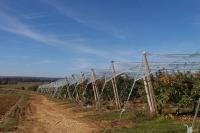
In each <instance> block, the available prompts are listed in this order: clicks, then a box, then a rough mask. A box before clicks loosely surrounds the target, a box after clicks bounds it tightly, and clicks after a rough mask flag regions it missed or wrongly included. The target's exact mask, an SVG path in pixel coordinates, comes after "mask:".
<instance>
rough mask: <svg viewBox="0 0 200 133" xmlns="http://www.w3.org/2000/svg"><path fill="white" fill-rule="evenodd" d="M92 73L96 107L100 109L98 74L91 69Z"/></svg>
mask: <svg viewBox="0 0 200 133" xmlns="http://www.w3.org/2000/svg"><path fill="white" fill-rule="evenodd" d="M91 71H92V87H93V92H94V97H95V102H96V107H97V108H98V107H99V102H100V101H99V100H100V98H99V90H98V88H97V85H96V73H95V70H94V69H91Z"/></svg>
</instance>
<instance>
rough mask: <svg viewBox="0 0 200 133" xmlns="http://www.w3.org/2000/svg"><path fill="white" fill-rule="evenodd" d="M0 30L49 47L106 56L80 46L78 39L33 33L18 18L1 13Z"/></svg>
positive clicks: (95, 50) (100, 52) (98, 51)
mask: <svg viewBox="0 0 200 133" xmlns="http://www.w3.org/2000/svg"><path fill="white" fill-rule="evenodd" d="M0 30H3V31H6V32H9V33H13V34H16V35H21V36H24V37H27V38H29V39H32V40H35V41H38V42H41V43H43V44H46V45H51V46H56V47H67V48H71V49H73V50H76V51H79V52H83V53H86V54H92V55H96V56H104V55H105V54H106V53H104V52H102V51H100V50H97V49H94V48H91V47H87V46H85V45H83V44H81V43H80V42H81V41H82V40H80V39H78V40H77V39H75V40H68V41H66V40H62V39H60V38H58V37H56V36H55V35H49V34H45V33H39V32H35V31H34V30H33V29H32V28H30V26H28V25H27V24H25V23H23V22H22V21H20V20H19V19H18V18H16V17H13V16H10V15H8V14H6V13H3V12H0Z"/></svg>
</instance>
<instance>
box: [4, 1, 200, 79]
mask: <svg viewBox="0 0 200 133" xmlns="http://www.w3.org/2000/svg"><path fill="white" fill-rule="evenodd" d="M144 50H146V51H148V52H158V53H163V52H165V53H167V52H178V53H182V52H197V51H200V1H198V0H151V1H150V0H15V1H14V0H0V75H15V76H16V75H20V76H53V77H60V76H61V77H63V76H65V75H67V74H71V73H78V72H80V71H86V70H89V69H90V68H107V67H109V65H110V61H111V60H130V61H136V60H137V59H138V58H139V57H140V56H141V53H142V51H144Z"/></svg>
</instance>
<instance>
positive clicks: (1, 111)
mask: <svg viewBox="0 0 200 133" xmlns="http://www.w3.org/2000/svg"><path fill="white" fill-rule="evenodd" d="M19 98H20V96H16V95H6V94H0V119H1V118H2V116H4V115H5V114H6V112H8V111H9V110H10V109H11V107H13V106H14V105H15V104H16V102H17V101H18V100H19Z"/></svg>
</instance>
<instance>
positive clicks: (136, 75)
mask: <svg viewBox="0 0 200 133" xmlns="http://www.w3.org/2000/svg"><path fill="white" fill-rule="evenodd" d="M145 57H146V59H147V60H148V62H146V63H147V64H145ZM147 67H149V68H150V72H147ZM199 68H200V54H199V53H194V54H158V53H144V54H143V56H141V58H140V60H139V62H129V61H112V62H111V66H110V68H108V69H94V70H93V71H87V72H82V73H80V74H73V75H71V76H67V77H66V78H64V79H60V80H58V81H55V82H52V83H49V84H46V85H41V86H39V88H38V89H39V90H43V91H44V92H48V91H49V90H50V91H54V90H55V91H58V89H56V88H62V87H63V86H72V85H75V86H78V85H80V84H82V83H84V84H86V85H85V86H84V91H83V93H85V92H86V89H87V87H88V85H90V84H92V83H93V82H95V81H97V80H101V81H103V82H104V83H103V85H102V87H101V88H98V89H99V90H100V97H101V96H102V94H103V92H104V89H105V86H106V84H107V83H108V82H109V81H112V80H113V79H114V78H115V77H119V76H121V77H123V76H124V75H126V76H128V77H129V78H131V79H132V80H133V84H132V86H131V88H129V90H130V92H129V94H128V95H127V100H126V103H127V102H128V101H129V99H130V96H131V94H132V92H133V88H134V86H135V83H136V82H137V81H138V80H140V79H142V78H143V77H145V76H147V75H148V74H155V73H156V72H158V71H166V72H168V73H173V72H187V71H190V72H196V71H199ZM93 72H94V73H95V77H93V76H94V75H93ZM112 82H113V81H112ZM75 88H76V87H75ZM126 89H127V88H126ZM125 107H126V104H125V106H124V108H125Z"/></svg>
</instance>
